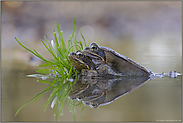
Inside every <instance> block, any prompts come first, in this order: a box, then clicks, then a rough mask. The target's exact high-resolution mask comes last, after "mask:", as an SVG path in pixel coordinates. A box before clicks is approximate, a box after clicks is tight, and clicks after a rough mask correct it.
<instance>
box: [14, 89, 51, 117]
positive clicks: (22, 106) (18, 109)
mask: <svg viewBox="0 0 183 123" xmlns="http://www.w3.org/2000/svg"><path fill="white" fill-rule="evenodd" d="M52 89H53V88H50V89H45V90H44V91H43V92H41V93H39V94H38V95H36V96H35V97H34V98H32V99H31V100H30V101H28V102H27V103H25V104H24V105H23V106H22V107H20V108H19V109H18V111H17V112H16V113H15V116H16V115H17V114H18V112H19V111H20V110H21V109H22V108H23V107H25V106H26V105H27V104H29V103H30V102H32V101H33V100H34V99H36V98H37V97H40V96H41V95H42V94H44V93H45V92H47V91H50V90H52Z"/></svg>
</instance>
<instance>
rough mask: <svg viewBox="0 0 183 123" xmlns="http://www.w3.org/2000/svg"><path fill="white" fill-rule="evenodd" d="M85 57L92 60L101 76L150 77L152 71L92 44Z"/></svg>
mask: <svg viewBox="0 0 183 123" xmlns="http://www.w3.org/2000/svg"><path fill="white" fill-rule="evenodd" d="M83 53H84V55H85V56H87V57H89V58H90V59H92V62H93V63H94V64H95V66H96V68H95V69H96V70H97V72H98V74H99V75H107V74H108V75H114V76H149V75H151V74H152V72H151V71H149V70H147V69H146V68H144V67H143V66H141V65H139V64H138V63H136V62H135V61H133V60H131V59H130V58H127V57H125V56H123V55H121V54H119V53H117V52H116V51H114V50H112V49H110V48H108V47H103V46H99V45H97V44H96V43H91V44H90V46H89V47H85V48H84V49H83Z"/></svg>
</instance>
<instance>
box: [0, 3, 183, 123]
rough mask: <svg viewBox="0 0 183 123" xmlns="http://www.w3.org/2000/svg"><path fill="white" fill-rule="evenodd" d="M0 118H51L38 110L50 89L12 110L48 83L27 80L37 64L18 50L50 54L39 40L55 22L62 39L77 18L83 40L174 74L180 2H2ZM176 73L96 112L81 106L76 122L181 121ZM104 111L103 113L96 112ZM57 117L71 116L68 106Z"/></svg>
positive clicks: (179, 38) (179, 48) (50, 31)
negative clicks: (31, 50)
mask: <svg viewBox="0 0 183 123" xmlns="http://www.w3.org/2000/svg"><path fill="white" fill-rule="evenodd" d="M1 10H2V11H1V64H2V97H1V100H2V105H1V106H2V110H1V113H2V118H1V119H2V121H53V109H51V108H50V107H48V109H47V110H46V111H45V112H44V111H41V109H42V107H43V106H44V104H45V103H46V101H47V99H48V96H49V93H47V94H45V95H44V96H42V97H40V99H38V100H37V101H36V102H34V103H30V104H29V105H27V106H26V107H25V108H23V109H22V110H21V111H20V112H19V114H18V115H17V116H16V117H15V116H14V114H15V112H16V111H17V110H18V109H19V108H20V107H21V106H22V105H23V104H25V103H26V102H27V101H29V100H30V99H32V98H33V97H34V96H35V95H37V94H38V93H40V92H41V91H43V90H44V89H45V88H46V87H47V85H44V84H42V83H36V81H37V79H35V78H27V77H26V75H28V74H33V73H35V71H36V70H37V69H38V67H37V65H38V64H41V62H42V61H40V60H39V59H37V58H36V57H34V56H33V55H32V54H31V53H29V52H28V51H26V50H25V49H23V48H22V47H21V46H20V45H19V44H18V43H17V42H16V40H15V37H17V39H18V40H19V41H20V42H21V43H22V44H23V45H25V46H26V47H28V48H30V49H36V51H38V52H39V53H40V54H41V55H43V56H44V57H46V58H48V59H51V58H52V57H51V55H50V54H49V53H48V52H47V51H46V48H44V46H43V44H42V43H41V40H43V41H44V36H46V37H47V39H48V40H50V41H51V40H52V39H54V36H53V30H55V25H56V22H58V23H59V24H60V28H61V30H62V31H63V36H64V40H65V42H66V41H67V40H68V39H69V36H70V35H71V34H72V29H73V21H74V18H76V32H77V39H78V40H81V41H82V38H81V35H80V33H79V30H81V31H82V33H83V35H84V37H85V39H86V40H87V41H88V40H90V42H96V40H97V39H98V38H99V42H98V44H99V45H101V46H106V47H110V48H112V49H114V50H115V51H117V52H119V53H120V54H122V55H125V56H127V57H129V58H131V59H133V60H135V61H136V62H137V63H139V64H141V65H143V66H145V67H146V68H147V69H149V70H151V71H153V72H155V73H161V72H169V71H174V70H175V71H177V72H180V73H181V72H182V71H181V68H182V66H181V63H182V59H181V57H182V30H181V27H182V21H181V18H182V16H181V10H182V9H181V2H180V1H175V2H173V1H158V2H155V1H154V2H145V1H121V2H120V1H115V2H113V1H105V2H99V1H98V2H97V1H95V2H92V1H90V2H89V1H88V2H87V1H83V2H82V1H76V2H75V1H68V2H66V1H61V2H51V1H50V2H48V1H47V2H11V1H4V2H1ZM181 80H182V79H181V77H178V78H173V79H172V78H171V79H170V78H162V79H155V80H151V81H149V82H148V83H146V84H145V85H143V86H142V87H140V88H139V89H137V90H136V91H134V92H132V93H131V94H128V95H126V96H124V97H121V98H119V99H118V100H116V101H114V102H113V103H111V104H109V105H106V106H102V107H100V108H98V109H90V107H86V108H85V109H84V111H83V114H81V115H80V109H79V110H78V115H76V120H77V121H157V120H179V121H180V120H181ZM102 114H103V115H102ZM60 121H73V116H72V113H70V112H69V111H68V106H67V104H66V105H65V108H64V115H63V116H61V118H60Z"/></svg>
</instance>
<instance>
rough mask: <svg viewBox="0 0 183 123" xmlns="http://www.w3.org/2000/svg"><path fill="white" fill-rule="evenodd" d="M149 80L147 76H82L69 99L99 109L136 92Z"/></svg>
mask: <svg viewBox="0 0 183 123" xmlns="http://www.w3.org/2000/svg"><path fill="white" fill-rule="evenodd" d="M148 80H150V77H146V76H142V77H140V76H134V77H113V78H107V77H99V78H93V79H91V78H87V76H81V78H80V79H78V80H76V83H75V84H74V85H73V87H72V90H71V92H70V94H69V98H70V99H72V100H75V99H76V100H78V101H82V102H83V104H85V105H89V106H90V107H91V108H97V107H99V106H101V105H107V104H109V103H111V102H113V101H114V100H116V99H117V98H119V97H121V96H123V95H125V94H127V93H130V92H132V91H134V90H135V89H137V88H138V87H140V86H142V85H143V84H144V83H146V82H147V81H148Z"/></svg>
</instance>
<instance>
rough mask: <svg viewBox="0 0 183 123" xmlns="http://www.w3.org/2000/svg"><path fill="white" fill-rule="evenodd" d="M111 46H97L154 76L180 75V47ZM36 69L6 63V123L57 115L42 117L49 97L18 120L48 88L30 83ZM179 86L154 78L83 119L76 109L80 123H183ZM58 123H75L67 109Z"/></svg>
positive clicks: (50, 116) (87, 112)
mask: <svg viewBox="0 0 183 123" xmlns="http://www.w3.org/2000/svg"><path fill="white" fill-rule="evenodd" d="M157 43H158V45H156V44H157ZM111 44H112V43H106V44H105V43H103V44H102V43H101V44H99V45H101V46H107V47H110V48H112V49H115V50H116V51H117V52H119V53H121V54H123V55H125V56H127V57H129V58H131V59H133V60H135V61H136V62H137V63H139V64H141V65H143V66H144V67H146V68H147V69H149V70H151V71H153V72H155V73H162V72H166V73H168V72H170V71H174V70H175V71H177V72H179V73H182V71H181V63H182V62H181V61H182V59H181V46H180V43H177V42H174V41H167V42H166V43H165V42H156V41H155V42H143V43H142V42H133V43H132V42H129V43H126V42H125V43H124V42H116V44H115V46H113V45H111ZM2 53H3V52H2ZM37 69H38V67H33V66H30V65H27V64H24V63H23V62H16V61H6V60H3V59H2V88H1V89H2V91H1V94H2V98H1V102H2V104H1V106H2V110H1V112H2V121H9V122H12V121H19V122H20V121H24V122H26V121H27V122H31V121H37V122H39V121H40V122H41V121H42V122H44V121H54V116H53V109H52V108H51V107H50V106H48V108H47V109H46V111H41V109H42V108H43V106H44V105H45V103H46V102H47V99H48V97H49V94H50V92H47V93H45V94H44V95H42V96H41V97H40V98H39V99H38V100H36V101H35V102H31V103H30V104H28V105H27V106H25V107H24V108H23V109H22V110H21V111H20V112H19V113H18V115H17V116H14V115H15V113H16V111H17V110H18V109H19V108H20V107H21V106H22V105H24V104H25V103H26V102H28V101H29V100H30V99H32V98H33V97H34V96H36V95H37V94H39V93H40V92H42V91H43V90H44V89H45V88H46V87H48V86H47V85H46V84H43V83H39V82H37V79H36V78H29V77H27V75H29V74H34V73H36V72H35V71H36V70H37ZM181 85H182V76H178V77H177V78H170V77H164V78H154V79H152V80H149V81H148V82H146V83H145V84H143V85H142V86H141V87H139V88H137V89H136V90H134V91H132V92H131V93H129V94H126V95H124V96H121V97H120V98H118V99H117V100H115V101H113V102H112V103H110V104H108V105H104V106H100V107H99V108H96V109H93V108H90V107H89V106H85V108H84V110H83V112H82V113H81V110H82V107H77V108H76V121H131V122H133V121H147V122H148V121H149V122H151V121H181V120H182V119H181V115H182V114H181V113H182V110H181V109H182V107H181V89H182V87H181ZM50 105H51V104H50ZM59 120H60V121H73V120H74V119H73V114H72V113H71V112H69V108H68V104H67V103H65V105H64V110H63V115H62V116H60V119H59Z"/></svg>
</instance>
